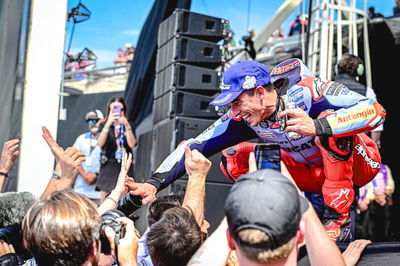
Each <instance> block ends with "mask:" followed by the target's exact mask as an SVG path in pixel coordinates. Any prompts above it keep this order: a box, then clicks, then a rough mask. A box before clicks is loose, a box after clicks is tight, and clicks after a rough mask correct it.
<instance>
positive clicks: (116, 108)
mask: <svg viewBox="0 0 400 266" xmlns="http://www.w3.org/2000/svg"><path fill="white" fill-rule="evenodd" d="M111 112H112V114H114V117H115V118H116V119H119V117H120V116H121V106H120V105H118V104H116V105H113V107H112V110H111Z"/></svg>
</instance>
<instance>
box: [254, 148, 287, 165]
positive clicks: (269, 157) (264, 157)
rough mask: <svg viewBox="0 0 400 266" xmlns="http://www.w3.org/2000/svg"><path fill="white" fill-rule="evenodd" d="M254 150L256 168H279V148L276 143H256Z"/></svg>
mask: <svg viewBox="0 0 400 266" xmlns="http://www.w3.org/2000/svg"><path fill="white" fill-rule="evenodd" d="M254 152H255V157H256V163H257V169H266V168H267V169H274V170H278V171H280V170H281V148H280V146H279V145H278V144H271V143H258V144H257V145H256V146H255V147H254Z"/></svg>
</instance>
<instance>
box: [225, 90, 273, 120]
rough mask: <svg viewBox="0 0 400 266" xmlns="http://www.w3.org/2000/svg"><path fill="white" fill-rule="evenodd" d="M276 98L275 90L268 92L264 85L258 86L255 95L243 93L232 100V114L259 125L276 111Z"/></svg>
mask: <svg viewBox="0 0 400 266" xmlns="http://www.w3.org/2000/svg"><path fill="white" fill-rule="evenodd" d="M276 100H277V93H276V91H275V90H273V91H271V92H267V91H266V90H265V89H264V88H263V87H261V86H260V87H257V88H256V89H255V91H254V95H253V96H251V95H249V94H248V93H242V94H240V95H239V96H238V97H237V98H236V99H235V100H234V101H232V102H231V110H232V116H233V117H241V118H243V119H244V120H245V121H246V122H247V123H248V124H249V125H251V126H257V125H258V124H260V122H261V121H263V120H265V119H266V118H268V117H270V116H271V115H272V114H273V113H274V112H275V109H276Z"/></svg>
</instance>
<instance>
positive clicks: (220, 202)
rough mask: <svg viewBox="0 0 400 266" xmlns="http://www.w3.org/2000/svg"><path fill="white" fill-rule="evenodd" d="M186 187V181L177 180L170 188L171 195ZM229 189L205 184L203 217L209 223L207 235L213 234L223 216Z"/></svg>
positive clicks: (221, 185) (229, 187) (229, 186)
mask: <svg viewBox="0 0 400 266" xmlns="http://www.w3.org/2000/svg"><path fill="white" fill-rule="evenodd" d="M186 185H187V181H185V180H177V181H176V182H175V183H174V184H172V186H171V189H170V190H171V193H177V192H179V191H185V190H186ZM231 187H232V184H219V183H211V182H206V198H205V207H204V217H205V219H206V220H207V221H208V222H209V223H210V228H209V229H208V233H209V234H210V233H212V232H214V230H215V229H216V228H217V227H218V225H219V224H220V223H221V221H222V219H223V218H224V216H225V214H224V205H225V199H226V197H227V196H228V194H229V191H230V189H231Z"/></svg>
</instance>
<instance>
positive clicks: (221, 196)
mask: <svg viewBox="0 0 400 266" xmlns="http://www.w3.org/2000/svg"><path fill="white" fill-rule="evenodd" d="M227 23H228V22H227V21H225V20H223V19H221V18H217V17H211V16H207V15H202V14H198V13H194V12H190V11H188V10H185V9H176V10H175V11H174V12H173V14H172V15H171V16H170V17H168V18H167V19H166V20H164V21H163V22H162V23H161V24H160V27H159V32H158V50H157V63H156V78H155V85H154V102H153V130H152V132H151V133H146V134H144V135H143V136H140V137H139V145H138V146H139V147H138V156H141V154H140V152H144V153H145V154H148V153H149V152H150V151H151V152H150V160H149V162H146V163H144V166H141V167H140V166H137V168H138V169H139V171H140V172H142V173H143V172H146V171H148V170H149V169H151V171H154V170H155V169H157V167H158V166H159V165H160V164H161V162H162V161H163V160H164V159H165V158H166V157H167V156H168V155H169V154H170V153H171V152H172V151H173V150H174V149H175V148H176V147H177V145H178V144H179V143H180V142H181V141H183V140H187V139H189V138H194V137H196V136H198V135H199V134H200V133H201V132H202V131H204V130H205V129H207V128H208V127H209V126H210V125H211V124H212V123H214V122H215V121H216V120H217V119H218V118H219V115H218V112H217V111H216V110H215V109H214V107H212V106H209V103H210V102H211V101H212V99H213V98H214V96H215V95H216V94H218V93H219V83H220V74H219V72H218V71H217V70H216V69H217V68H218V67H220V66H221V64H222V52H221V48H220V46H221V45H220V44H219V43H220V41H222V40H223V39H224V38H225V37H226V36H225V29H226V25H227ZM150 134H151V141H150ZM141 138H142V141H143V143H141ZM150 142H151V143H150ZM139 150H140V151H139ZM145 150H146V151H145ZM209 159H210V160H211V161H212V163H213V166H212V169H211V171H210V173H209V176H208V178H207V184H206V204H205V210H206V211H205V212H206V213H205V216H206V219H207V220H208V221H209V222H210V224H211V230H214V229H215V228H216V227H217V226H218V223H219V222H220V220H221V219H222V217H223V205H224V201H225V197H226V195H227V193H228V192H229V189H230V186H231V181H230V180H229V179H227V178H226V177H225V176H224V175H223V174H222V172H221V170H220V169H219V162H220V154H219V153H218V154H216V155H214V156H212V157H210V158H209ZM149 174H152V172H151V173H149ZM186 182H187V176H186V175H185V176H183V177H182V178H181V179H179V180H178V181H176V182H175V183H174V184H172V185H171V186H170V187H169V188H167V189H165V190H164V192H160V194H169V193H174V192H177V191H178V190H181V189H185V187H186Z"/></svg>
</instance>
